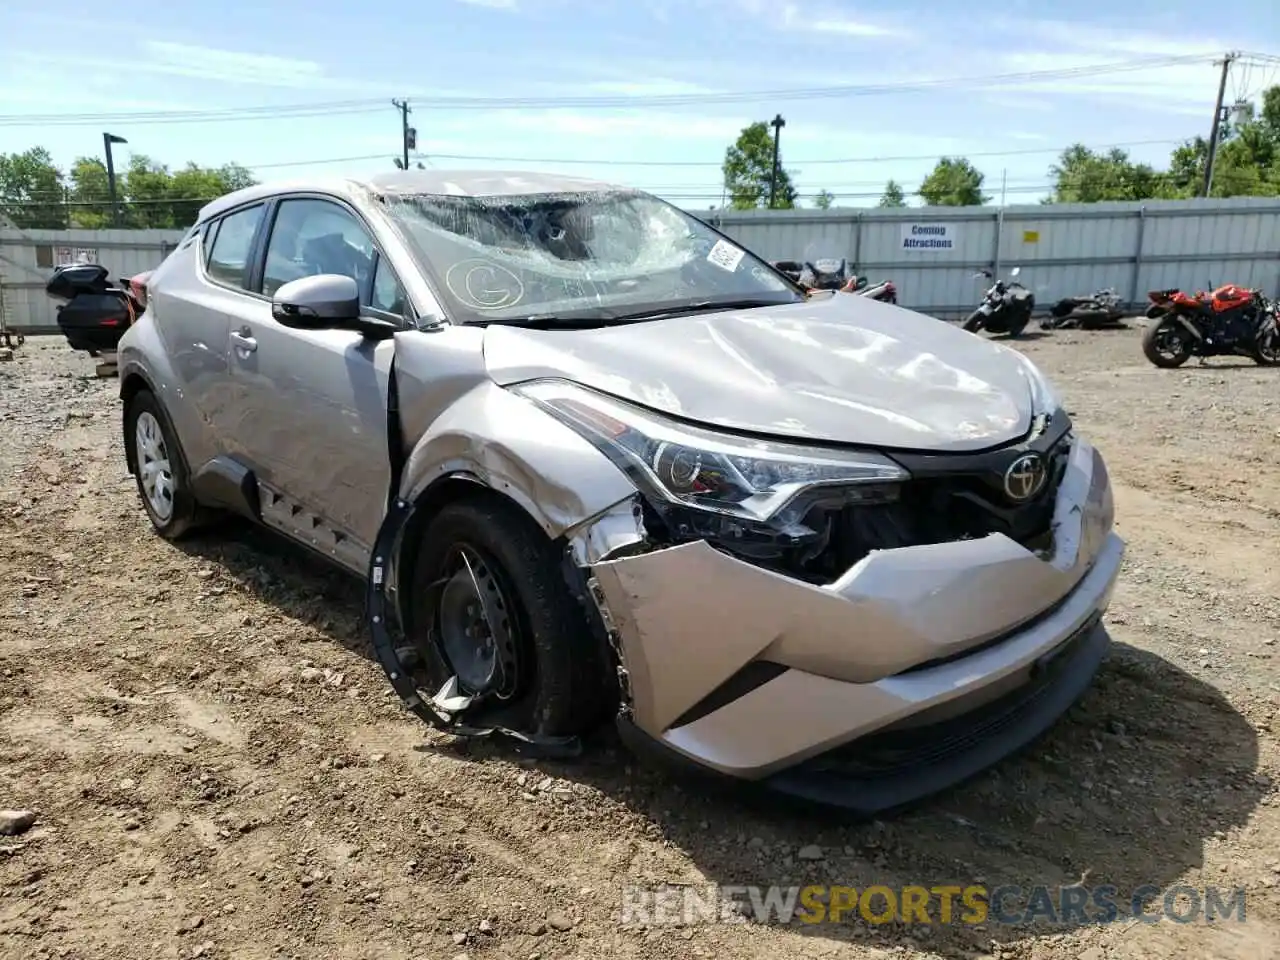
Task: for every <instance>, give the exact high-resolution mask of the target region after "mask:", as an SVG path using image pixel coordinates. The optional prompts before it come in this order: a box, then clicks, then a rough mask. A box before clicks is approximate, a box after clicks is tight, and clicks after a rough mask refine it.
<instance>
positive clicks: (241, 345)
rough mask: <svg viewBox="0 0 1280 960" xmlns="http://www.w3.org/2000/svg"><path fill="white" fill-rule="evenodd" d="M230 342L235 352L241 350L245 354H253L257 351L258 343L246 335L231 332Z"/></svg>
mask: <svg viewBox="0 0 1280 960" xmlns="http://www.w3.org/2000/svg"><path fill="white" fill-rule="evenodd" d="M231 342H232V343H233V344H235V348H236V349H237V350H243V351H244V352H245V353H253V351H255V350H257V349H258V341H257V340H255V339H254V338H253V337H251V336H249V335H248V334H246V333H238V332H236V331H234V330H233V331H232V332H231Z"/></svg>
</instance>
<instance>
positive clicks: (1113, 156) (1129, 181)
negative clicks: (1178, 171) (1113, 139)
mask: <svg viewBox="0 0 1280 960" xmlns="http://www.w3.org/2000/svg"><path fill="white" fill-rule="evenodd" d="M1049 176H1050V177H1052V179H1053V194H1052V199H1051V201H1050V202H1052V203H1097V202H1098V201H1102V200H1148V199H1151V198H1153V197H1165V198H1168V197H1171V196H1173V194H1172V193H1171V192H1170V188H1169V178H1168V177H1167V176H1165V175H1163V174H1160V173H1157V172H1156V170H1155V168H1154V167H1152V166H1151V165H1150V164H1146V163H1134V162H1133V161H1132V160H1130V159H1129V154H1128V153H1127V152H1126V151H1124V150H1120V149H1118V148H1116V149H1112V150H1109V151H1107V152H1106V153H1095V152H1094V151H1092V150H1090V149H1089V148H1088V147H1086V146H1085V145H1084V144H1082V143H1077V144H1075V145H1074V146H1071V147H1068V148H1067V149H1066V150H1064V151H1063V152H1062V156H1061V157H1059V159H1058V162H1057V163H1056V164H1054V165H1053V166H1052V167H1050V168H1049Z"/></svg>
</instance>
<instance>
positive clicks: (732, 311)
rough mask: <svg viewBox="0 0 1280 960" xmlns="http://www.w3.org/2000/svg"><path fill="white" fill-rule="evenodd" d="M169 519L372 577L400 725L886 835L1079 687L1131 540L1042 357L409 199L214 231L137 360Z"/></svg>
mask: <svg viewBox="0 0 1280 960" xmlns="http://www.w3.org/2000/svg"><path fill="white" fill-rule="evenodd" d="M119 369H120V376H121V397H122V399H123V401H124V430H125V449H126V451H127V457H128V464H129V468H130V470H131V472H132V473H133V474H134V475H135V476H136V478H137V481H138V489H139V492H140V495H141V498H142V502H143V505H144V507H145V509H146V512H147V514H148V516H149V517H150V519H151V522H152V524H154V526H155V528H156V529H157V530H158V531H159V532H160V533H161V534H162V535H164V536H166V537H169V538H176V537H179V536H181V535H183V534H185V533H187V532H188V531H190V530H193V529H196V528H197V527H198V526H199V525H200V524H201V523H202V522H203V521H205V520H207V519H209V518H211V517H215V516H218V515H219V514H221V513H226V512H237V513H240V514H243V515H245V516H247V517H249V518H250V519H252V520H254V521H257V522H260V523H262V524H265V525H266V526H268V527H271V528H274V529H275V530H278V531H280V532H282V533H284V534H285V535H287V536H288V537H290V538H292V539H293V540H295V541H297V542H299V543H302V544H305V545H307V546H309V547H311V548H313V549H314V550H316V551H319V552H320V553H321V554H323V555H325V556H327V557H329V558H330V559H332V560H333V561H335V562H336V563H338V564H340V565H342V566H343V567H345V568H347V569H349V570H351V571H353V572H354V573H356V574H358V575H360V576H362V577H365V578H366V583H367V589H368V605H369V606H368V614H369V621H370V626H371V629H372V632H373V636H374V646H375V649H376V650H377V652H378V656H379V658H380V660H381V662H382V664H383V666H384V667H385V669H386V671H387V674H388V676H389V677H390V678H391V681H392V683H393V684H394V685H395V687H396V690H397V691H398V692H399V693H400V695H401V696H402V698H403V699H404V701H405V703H406V704H407V705H408V706H409V707H410V708H411V709H413V710H414V711H415V712H416V713H417V714H418V715H419V716H421V717H422V718H423V719H425V720H427V721H429V722H431V723H434V724H436V725H438V726H441V727H444V728H446V729H449V730H453V731H455V732H457V733H460V734H477V735H478V734H484V733H488V732H493V731H502V732H505V733H508V734H511V735H514V736H516V737H518V738H521V739H523V740H525V741H527V742H529V743H533V744H537V745H540V746H542V747H543V748H546V749H556V748H563V749H572V748H573V747H574V745H575V744H576V743H577V742H578V740H577V738H578V737H580V736H581V735H582V734H584V733H586V732H587V731H589V730H591V729H592V728H593V727H596V726H597V725H599V724H600V723H601V722H603V721H605V720H607V719H608V718H609V717H610V716H611V715H616V720H617V722H618V724H619V727H620V729H621V730H622V732H623V734H624V736H625V738H626V740H627V741H628V742H629V743H630V744H631V745H632V746H633V747H636V748H643V747H653V748H657V749H658V750H659V752H660V753H662V754H665V755H666V756H668V757H670V758H672V759H676V760H679V761H684V762H686V763H688V764H691V765H692V766H694V767H696V768H699V769H702V770H705V771H711V772H716V773H719V774H723V775H725V776H727V777H728V778H731V779H736V780H738V781H741V782H752V783H756V784H760V785H764V786H767V787H770V788H773V789H776V790H779V791H782V792H783V793H786V794H790V795H793V796H797V797H801V798H807V799H810V800H817V801H821V802H826V803H835V804H839V805H842V806H845V807H847V808H849V809H851V810H853V811H861V812H864V813H872V812H877V811H881V810H884V809H887V808H891V807H896V806H898V805H900V804H903V803H906V802H909V801H912V800H915V799H917V798H919V797H922V796H925V795H927V794H930V793H932V792H934V791H936V790H938V789H940V788H942V787H945V786H948V785H950V784H953V783H956V782H958V781H960V780H962V779H965V778H966V777H968V776H969V775H971V774H973V773H975V772H977V771H979V770H981V769H983V768H984V767H986V766H988V765H990V764H991V763H993V762H994V761H996V760H997V759H999V758H1000V757H1002V756H1005V755H1007V754H1009V753H1011V752H1012V751H1014V750H1016V749H1018V748H1020V747H1022V746H1025V745H1026V744H1028V743H1029V742H1030V741H1031V740H1033V739H1034V738H1036V737H1037V736H1038V735H1039V734H1040V733H1042V732H1043V731H1044V730H1046V729H1047V728H1048V727H1050V726H1051V725H1052V724H1053V722H1054V721H1055V720H1056V718H1057V717H1059V716H1060V715H1061V714H1062V713H1063V712H1064V711H1065V710H1066V709H1067V708H1068V707H1069V706H1070V705H1071V704H1072V703H1073V702H1075V701H1076V700H1077V699H1078V698H1079V697H1080V696H1081V694H1082V693H1083V692H1084V691H1085V689H1086V687H1087V686H1088V685H1089V683H1090V681H1091V679H1092V677H1093V675H1094V673H1095V671H1096V669H1097V667H1098V664H1099V663H1100V661H1101V659H1102V658H1103V656H1104V654H1105V652H1106V647H1107V643H1108V638H1107V634H1106V632H1105V629H1104V628H1103V627H1102V626H1101V623H1100V620H1101V617H1102V615H1103V613H1104V611H1105V610H1106V608H1107V605H1108V603H1109V601H1110V597H1111V593H1112V589H1113V586H1114V583H1115V580H1116V576H1117V573H1118V571H1119V568H1120V562H1121V557H1122V554H1123V551H1124V546H1123V543H1122V541H1121V540H1120V539H1119V538H1118V537H1117V536H1116V534H1115V533H1114V532H1113V531H1112V514H1113V509H1112V498H1111V491H1110V487H1109V484H1108V479H1107V472H1106V469H1105V467H1104V465H1103V461H1102V459H1101V457H1100V456H1099V455H1098V453H1097V451H1095V450H1094V448H1093V447H1091V446H1090V445H1089V444H1088V443H1087V442H1086V441H1085V440H1083V439H1081V438H1080V437H1078V436H1076V435H1075V433H1074V431H1073V430H1072V425H1071V421H1070V419H1069V417H1068V415H1067V413H1066V411H1065V410H1064V409H1063V407H1062V404H1061V402H1060V401H1059V399H1058V397H1057V395H1056V394H1055V392H1054V390H1053V389H1052V387H1051V386H1050V385H1049V384H1048V383H1047V382H1046V381H1045V378H1044V377H1043V376H1042V375H1041V373H1040V372H1039V371H1038V370H1037V369H1036V367H1035V366H1034V365H1033V364H1032V363H1031V362H1030V361H1028V360H1027V359H1025V358H1024V357H1023V356H1022V355H1021V354H1019V353H1017V352H1015V351H1013V350H1010V349H1007V348H1005V347H1002V346H1000V345H997V344H993V343H990V342H984V341H983V340H981V339H980V338H977V337H972V336H969V335H968V334H965V333H963V332H962V331H960V330H958V329H956V328H954V327H952V326H950V325H948V324H946V323H942V322H940V321H937V320H933V319H931V318H928V317H925V316H921V315H920V314H917V313H913V312H911V311H908V310H904V309H901V308H898V307H894V306H889V305H887V304H882V303H877V302H874V301H870V300H867V299H865V298H863V297H855V296H849V295H846V294H841V293H834V292H828V293H816V294H810V295H806V294H805V293H804V292H803V291H801V290H800V289H798V288H797V287H796V286H794V285H793V284H792V283H791V282H790V281H789V280H788V279H787V278H786V277H784V276H783V275H781V274H779V273H778V272H777V271H776V270H774V269H773V268H772V267H771V266H770V265H769V264H768V263H766V262H765V261H763V260H761V259H759V258H757V257H756V256H754V255H753V254H751V253H750V252H749V251H746V250H744V249H742V248H741V247H740V246H738V245H737V244H735V243H734V242H733V241H731V240H729V239H728V238H727V237H725V236H723V235H722V234H720V233H719V232H717V231H716V230H714V229H712V228H711V227H710V226H708V225H706V224H705V223H703V222H701V221H699V220H697V219H695V218H694V217H692V216H689V215H687V214H685V213H683V212H681V211H679V210H677V209H675V208H674V207H672V206H670V205H669V204H667V203H665V202H663V201H661V200H658V199H657V198H655V197H652V196H650V195H648V194H645V193H642V192H638V191H635V190H630V189H626V188H624V187H617V186H612V185H608V184H600V183H595V182H587V181H581V180H572V179H567V178H561V177H552V176H543V175H539V174H502V173H475V172H463V173H444V172H437V171H418V172H414V171H407V172H396V173H389V174H385V175H378V176H374V177H370V178H368V179H364V180H342V181H336V182H335V181H319V180H317V181H304V182H293V183H283V184H274V185H264V186H254V187H250V188H248V189H245V190H241V191H238V192H236V193H233V194H230V195H229V196H226V197H224V198H222V199H220V200H218V201H216V202H214V203H211V204H209V205H208V206H207V207H205V208H204V210H203V211H202V212H201V214H200V218H199V222H198V223H197V225H196V226H195V227H194V228H193V229H192V230H191V231H190V233H189V234H188V235H187V236H186V238H185V239H184V240H183V241H182V243H181V244H180V246H179V247H178V249H177V250H176V251H175V252H174V253H173V254H171V255H170V256H169V257H168V258H167V259H166V260H165V262H164V263H163V265H162V266H161V267H160V268H159V269H158V270H156V271H155V273H154V274H153V275H152V277H151V278H150V283H149V289H148V299H147V310H146V313H145V314H144V315H143V316H142V317H141V318H140V320H139V322H138V323H137V324H136V325H135V326H134V327H132V328H131V329H130V330H129V331H128V333H127V334H126V335H125V337H124V339H123V341H122V342H121V344H120V352H119Z"/></svg>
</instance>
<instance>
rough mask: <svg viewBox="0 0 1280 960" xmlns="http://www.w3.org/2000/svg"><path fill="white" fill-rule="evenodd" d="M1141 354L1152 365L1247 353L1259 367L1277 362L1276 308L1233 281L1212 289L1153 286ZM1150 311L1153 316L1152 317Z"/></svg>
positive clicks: (1279, 316) (1279, 315) (1279, 330)
mask: <svg viewBox="0 0 1280 960" xmlns="http://www.w3.org/2000/svg"><path fill="white" fill-rule="evenodd" d="M1147 299H1148V300H1149V301H1150V302H1151V305H1150V307H1148V308H1147V316H1148V317H1151V318H1152V319H1153V321H1154V322H1153V323H1152V324H1151V325H1150V326H1149V327H1148V328H1147V331H1146V333H1145V334H1143V337H1142V352H1143V354H1144V355H1145V356H1146V358H1147V359H1148V360H1150V361H1151V362H1152V363H1153V364H1155V365H1156V366H1157V367H1164V368H1173V367H1180V366H1182V365H1183V364H1184V363H1186V362H1187V361H1188V360H1189V359H1191V358H1192V357H1199V358H1200V362H1201V363H1202V364H1203V363H1204V361H1205V360H1206V359H1208V358H1209V357H1222V356H1241V357H1248V358H1250V359H1251V360H1253V362H1254V363H1256V364H1258V365H1259V366H1266V367H1270V366H1275V365H1276V364H1280V306H1278V305H1277V304H1276V302H1275V301H1273V300H1269V299H1268V298H1267V297H1265V296H1263V295H1262V291H1260V290H1251V289H1249V288H1247V287H1240V286H1237V285H1236V284H1234V283H1228V284H1224V285H1223V286H1221V287H1218V288H1217V289H1215V290H1212V291H1209V292H1205V291H1203V290H1197V291H1196V292H1195V293H1194V294H1188V293H1185V292H1183V291H1181V290H1175V289H1169V290H1152V291H1150V292H1149V293H1148V294H1147ZM1153 314H1154V316H1153Z"/></svg>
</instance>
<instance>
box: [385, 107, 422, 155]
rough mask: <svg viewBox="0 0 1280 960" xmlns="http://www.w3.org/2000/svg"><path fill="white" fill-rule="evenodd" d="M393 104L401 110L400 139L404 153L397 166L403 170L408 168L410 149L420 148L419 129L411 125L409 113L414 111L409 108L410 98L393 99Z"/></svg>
mask: <svg viewBox="0 0 1280 960" xmlns="http://www.w3.org/2000/svg"><path fill="white" fill-rule="evenodd" d="M391 105H392V106H393V107H395V108H396V109H397V110H399V111H400V139H401V147H402V149H403V154H402V156H401V159H400V161H399V162H398V163H396V166H397V167H399V168H400V169H401V170H408V169H409V151H410V150H417V149H418V131H417V130H415V129H413V127H411V126H409V114H410V113H412V112H413V111H412V110H410V109H409V101H408V100H392V101H391Z"/></svg>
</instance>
